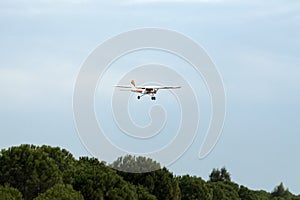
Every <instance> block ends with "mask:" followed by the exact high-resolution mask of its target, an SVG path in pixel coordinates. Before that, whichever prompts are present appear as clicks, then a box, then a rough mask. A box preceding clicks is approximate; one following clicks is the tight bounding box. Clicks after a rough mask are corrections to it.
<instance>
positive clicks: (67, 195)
mask: <svg viewBox="0 0 300 200" xmlns="http://www.w3.org/2000/svg"><path fill="white" fill-rule="evenodd" d="M53 199H59V200H84V199H83V196H82V195H81V194H80V192H77V191H76V190H74V189H73V188H72V186H71V185H65V184H56V185H55V186H53V187H52V188H49V189H48V190H47V191H46V192H44V193H42V194H40V195H39V196H38V197H36V198H35V199H34V200H53Z"/></svg>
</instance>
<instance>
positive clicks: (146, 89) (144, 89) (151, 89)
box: [115, 80, 180, 100]
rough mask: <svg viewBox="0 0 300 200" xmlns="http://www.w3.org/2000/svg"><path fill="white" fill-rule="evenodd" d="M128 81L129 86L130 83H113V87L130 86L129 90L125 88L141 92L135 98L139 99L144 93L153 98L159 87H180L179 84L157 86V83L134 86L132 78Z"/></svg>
mask: <svg viewBox="0 0 300 200" xmlns="http://www.w3.org/2000/svg"><path fill="white" fill-rule="evenodd" d="M130 83H131V86H130V85H115V87H119V88H125V89H129V88H130V90H127V91H131V92H136V93H139V94H141V95H138V96H137V99H140V98H141V97H142V96H144V95H150V96H151V100H155V94H156V93H157V91H158V90H160V89H178V88H180V86H158V85H155V86H148V85H147V86H136V85H135V81H134V80H131V82H130Z"/></svg>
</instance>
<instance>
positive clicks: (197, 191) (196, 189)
mask: <svg viewBox="0 0 300 200" xmlns="http://www.w3.org/2000/svg"><path fill="white" fill-rule="evenodd" d="M178 180H179V187H180V191H181V199H182V200H196V199H203V200H212V195H211V194H210V191H209V189H208V188H207V186H206V183H205V181H203V180H202V179H201V178H198V177H195V176H193V177H191V176H189V175H185V176H182V177H178Z"/></svg>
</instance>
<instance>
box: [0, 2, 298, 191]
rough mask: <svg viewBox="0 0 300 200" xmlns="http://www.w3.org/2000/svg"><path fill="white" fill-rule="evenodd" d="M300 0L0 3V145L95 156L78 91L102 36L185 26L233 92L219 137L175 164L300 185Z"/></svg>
mask: <svg viewBox="0 0 300 200" xmlns="http://www.w3.org/2000/svg"><path fill="white" fill-rule="evenodd" d="M299 11H300V2H299V1H296V0H295V1H292V0H290V1H289V0H287V1H283V0H282V1H279V0H275V1H268V2H266V3H264V2H261V1H258V0H254V1H241V0H211V1H209V0H198V1H197V0H185V1H183V0H123V1H116V0H114V1H110V2H104V1H94V0H60V1H58V0H57V1H56V0H55V1H50V0H40V1H38V0H27V1H25V0H17V1H8V0H3V1H1V2H0V26H1V32H0V36H1V37H0V44H1V46H0V95H1V96H0V97H1V98H0V122H1V126H0V134H1V135H0V136H1V140H0V147H1V148H7V147H9V146H12V145H19V144H22V143H33V144H38V145H40V144H49V145H53V146H61V147H63V148H66V149H68V150H69V151H70V152H72V153H73V154H74V155H75V156H76V157H78V156H81V155H89V154H88V152H87V151H86V150H85V148H84V146H83V145H82V144H81V142H80V140H79V137H78V135H77V133H76V128H75V124H74V121H73V113H72V93H73V87H74V83H75V80H76V76H77V74H78V72H79V70H80V66H81V64H82V63H83V62H84V60H85V59H86V58H87V56H88V55H89V53H90V52H91V51H92V50H93V49H94V48H96V47H97V45H98V44H100V43H101V42H103V41H105V40H106V39H108V38H111V37H112V36H114V35H116V34H119V33H121V32H124V31H128V30H131V29H136V28H142V27H160V28H167V29H172V30H176V31H179V32H181V33H183V34H185V35H187V36H189V37H191V38H193V39H194V40H195V41H197V42H198V43H199V44H201V45H202V46H203V47H204V48H205V49H206V51H207V52H208V54H209V55H210V57H211V58H212V59H213V61H214V63H215V64H216V66H217V67H218V69H219V71H220V73H221V75H222V77H223V81H224V85H225V88H226V96H227V116H226V121H225V126H224V130H223V133H222V136H221V138H220V140H219V142H218V144H217V145H216V147H215V148H214V150H213V151H212V152H211V153H210V155H209V156H208V157H206V158H205V159H203V160H198V159H197V156H198V150H199V145H201V141H202V140H203V137H202V136H199V137H197V138H196V141H195V143H194V144H193V145H192V147H191V148H190V149H189V151H188V152H186V153H185V154H184V156H183V157H182V158H181V159H180V160H178V161H177V162H176V163H175V164H173V165H172V166H170V167H169V168H170V169H171V171H173V172H174V173H176V174H186V173H189V174H194V175H198V176H201V177H203V178H204V179H207V178H208V174H209V173H210V171H211V169H212V168H214V167H222V166H226V167H227V169H228V170H229V171H230V172H231V174H232V178H233V180H234V181H236V182H238V183H239V184H243V185H246V186H248V187H250V188H252V189H265V190H267V191H271V190H272V189H273V188H274V186H275V185H278V184H279V183H280V182H281V181H283V182H284V184H285V186H287V187H288V188H289V189H290V191H292V192H294V193H298V194H299V193H300V189H299V180H300V172H299V168H300V161H299V159H298V157H299V154H300V145H299V141H300V135H299V133H300V123H299V116H298V115H299V113H300V104H299V102H300V96H299V92H300V81H299V77H300V56H299V52H300V40H299V35H300V23H299V21H300V12H299Z"/></svg>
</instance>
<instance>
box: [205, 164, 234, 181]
mask: <svg viewBox="0 0 300 200" xmlns="http://www.w3.org/2000/svg"><path fill="white" fill-rule="evenodd" d="M209 180H210V181H211V182H218V181H231V178H230V173H229V172H228V171H227V169H226V168H225V167H222V168H221V170H219V169H216V168H215V169H213V170H212V172H211V174H210V175H209Z"/></svg>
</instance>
